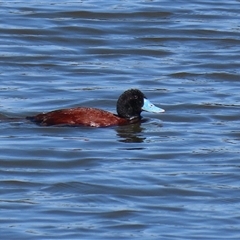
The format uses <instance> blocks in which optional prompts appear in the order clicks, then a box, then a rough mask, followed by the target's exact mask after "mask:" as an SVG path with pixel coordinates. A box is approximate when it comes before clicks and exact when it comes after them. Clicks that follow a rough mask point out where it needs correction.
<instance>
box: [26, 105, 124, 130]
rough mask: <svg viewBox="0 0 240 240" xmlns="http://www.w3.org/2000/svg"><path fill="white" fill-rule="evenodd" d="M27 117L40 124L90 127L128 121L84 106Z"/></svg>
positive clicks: (121, 123)
mask: <svg viewBox="0 0 240 240" xmlns="http://www.w3.org/2000/svg"><path fill="white" fill-rule="evenodd" d="M27 118H28V119H30V120H31V121H33V122H36V123H38V124H39V125H41V126H51V125H70V126H77V125H83V126H91V127H107V126H113V125H124V124H127V123H128V120H126V119H124V118H120V117H118V116H116V115H114V114H112V113H110V112H107V111H104V110H101V109H97V108H86V107H79V108H69V109H61V110H55V111H52V112H48V113H41V114H38V115H36V116H33V117H27Z"/></svg>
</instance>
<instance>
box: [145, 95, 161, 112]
mask: <svg viewBox="0 0 240 240" xmlns="http://www.w3.org/2000/svg"><path fill="white" fill-rule="evenodd" d="M142 110H143V111H147V112H152V113H162V112H165V110H164V109H162V108H159V107H156V106H155V105H154V104H152V103H151V102H150V101H149V100H148V99H146V98H144V102H143V107H142Z"/></svg>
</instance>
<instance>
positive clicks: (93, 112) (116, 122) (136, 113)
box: [26, 89, 165, 127]
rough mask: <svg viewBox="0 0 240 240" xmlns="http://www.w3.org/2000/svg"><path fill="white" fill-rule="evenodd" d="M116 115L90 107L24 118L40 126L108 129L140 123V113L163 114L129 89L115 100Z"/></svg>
mask: <svg viewBox="0 0 240 240" xmlns="http://www.w3.org/2000/svg"><path fill="white" fill-rule="evenodd" d="M116 110H117V114H114V113H111V112H108V111H105V110H102V109H98V108H91V107H75V108H68V109H59V110H54V111H50V112H47V113H40V114H37V115H35V116H27V117H26V118H27V119H28V120H30V121H32V122H34V123H36V124H38V125H40V126H54V125H57V126H89V127H109V126H121V125H128V124H133V123H137V122H140V121H141V119H142V117H141V112H142V111H147V112H152V113H163V112H165V110H164V109H162V108H159V107H157V106H155V105H154V104H153V103H151V102H150V100H148V99H147V97H146V96H145V95H144V94H143V93H142V92H141V91H140V90H138V89H129V90H126V91H125V92H124V93H122V94H121V95H120V97H119V98H118V100H117V107H116Z"/></svg>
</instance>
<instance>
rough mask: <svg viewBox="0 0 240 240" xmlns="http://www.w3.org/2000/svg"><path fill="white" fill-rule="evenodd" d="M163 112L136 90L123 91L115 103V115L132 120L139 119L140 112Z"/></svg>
mask: <svg viewBox="0 0 240 240" xmlns="http://www.w3.org/2000/svg"><path fill="white" fill-rule="evenodd" d="M142 111H148V112H155V113H160V112H164V110H163V109H161V108H158V107H156V106H155V105H154V104H152V103H151V102H150V101H149V100H148V99H147V98H146V97H145V95H144V94H143V93H142V92H141V91H140V90H138V89H130V90H127V91H125V92H124V93H123V94H122V95H121V96H120V97H119V98H118V101H117V113H118V116H119V117H122V118H127V119H134V118H139V119H140V118H141V112H142Z"/></svg>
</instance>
